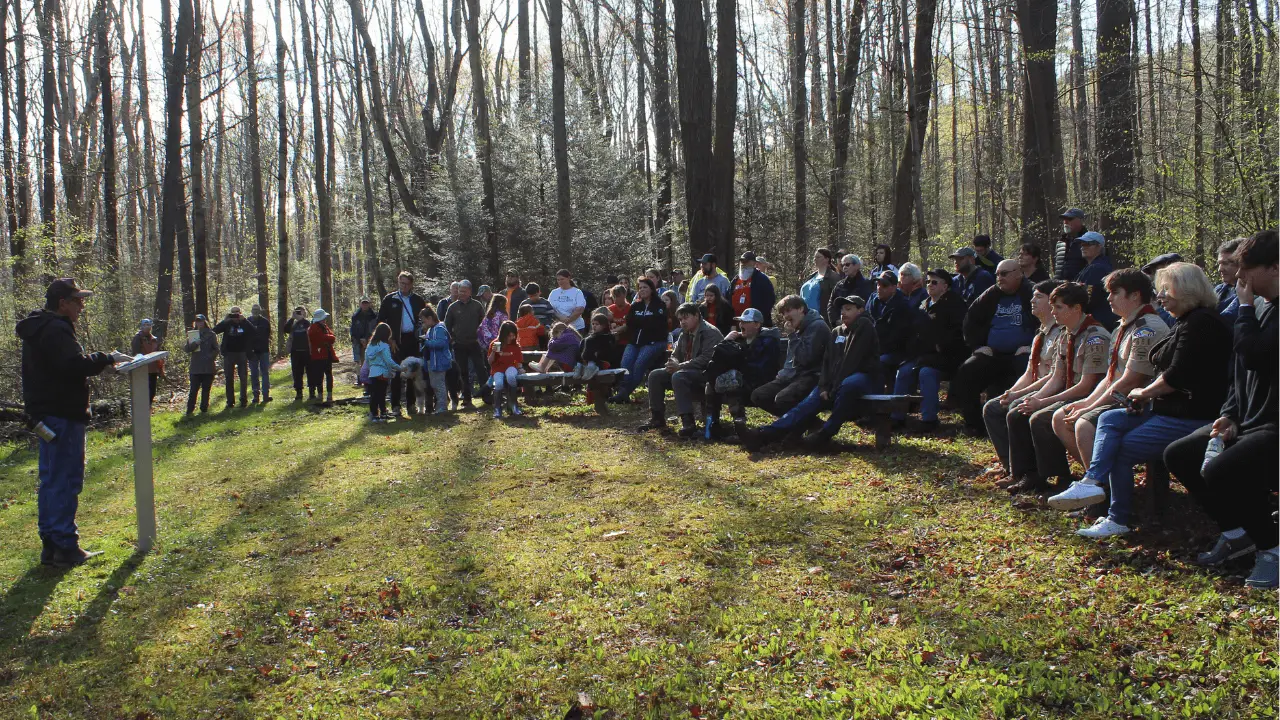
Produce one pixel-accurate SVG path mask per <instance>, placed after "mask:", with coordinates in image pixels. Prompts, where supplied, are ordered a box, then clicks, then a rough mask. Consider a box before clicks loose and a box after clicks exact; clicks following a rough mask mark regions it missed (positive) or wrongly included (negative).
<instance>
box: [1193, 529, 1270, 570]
mask: <svg viewBox="0 0 1280 720" xmlns="http://www.w3.org/2000/svg"><path fill="white" fill-rule="evenodd" d="M1257 549H1258V548H1257V546H1256V545H1254V543H1253V541H1252V540H1250V539H1249V536H1248V535H1241V536H1240V537H1238V538H1236V539H1235V540H1231V539H1229V538H1227V536H1226V535H1218V541H1217V542H1216V543H1214V545H1213V549H1211V550H1210V551H1209V552H1202V553H1200V554H1199V555H1196V564H1197V565H1203V566H1205V567H1212V566H1214V565H1221V564H1223V563H1225V562H1227V561H1228V560H1235V559H1236V558H1238V557H1243V556H1245V555H1248V554H1249V553H1251V552H1254V551H1256V550H1257Z"/></svg>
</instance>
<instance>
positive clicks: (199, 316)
mask: <svg viewBox="0 0 1280 720" xmlns="http://www.w3.org/2000/svg"><path fill="white" fill-rule="evenodd" d="M196 319H197V320H200V321H203V322H205V323H208V322H209V318H208V317H207V316H205V314H204V313H197V314H196Z"/></svg>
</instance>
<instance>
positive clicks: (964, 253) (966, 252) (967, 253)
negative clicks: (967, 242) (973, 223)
mask: <svg viewBox="0 0 1280 720" xmlns="http://www.w3.org/2000/svg"><path fill="white" fill-rule="evenodd" d="M948 257H950V258H951V259H952V260H955V259H956V258H962V257H971V258H976V257H978V253H976V252H974V251H973V248H971V247H962V248H960V249H959V250H957V251H955V252H953V253H951V254H950V255H948Z"/></svg>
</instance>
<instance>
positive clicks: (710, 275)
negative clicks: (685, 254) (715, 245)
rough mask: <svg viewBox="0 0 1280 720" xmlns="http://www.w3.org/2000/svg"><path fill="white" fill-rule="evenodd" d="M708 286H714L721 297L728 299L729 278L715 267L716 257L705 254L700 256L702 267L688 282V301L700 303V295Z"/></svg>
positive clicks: (729, 289)
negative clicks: (718, 290)
mask: <svg viewBox="0 0 1280 720" xmlns="http://www.w3.org/2000/svg"><path fill="white" fill-rule="evenodd" d="M708 285H715V286H716V287H718V288H720V295H721V296H722V297H729V292H730V291H731V290H732V288H731V287H729V278H727V277H725V275H724V273H723V272H721V271H720V269H719V268H717V267H716V256H715V255H713V254H711V253H707V254H706V255H703V256H702V267H701V268H700V269H699V270H698V272H697V273H696V274H694V276H693V279H692V280H691V281H690V282H689V295H688V301H689V302H691V303H698V302H701V301H702V293H703V292H704V291H706V289H707V286H708Z"/></svg>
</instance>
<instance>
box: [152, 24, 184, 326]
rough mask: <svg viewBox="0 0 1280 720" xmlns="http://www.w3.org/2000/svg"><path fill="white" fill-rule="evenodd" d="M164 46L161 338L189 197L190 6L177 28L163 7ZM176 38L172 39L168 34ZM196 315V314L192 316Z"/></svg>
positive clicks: (158, 290)
mask: <svg viewBox="0 0 1280 720" xmlns="http://www.w3.org/2000/svg"><path fill="white" fill-rule="evenodd" d="M160 8H161V13H162V15H163V21H162V24H163V26H164V41H163V43H164V46H165V52H164V56H165V73H164V76H165V100H164V112H165V120H166V122H165V131H164V184H163V188H162V190H161V206H160V258H159V280H158V281H157V283H156V302H155V308H154V311H153V312H152V314H151V317H152V318H153V319H154V320H155V323H156V324H157V325H158V326H159V328H160V332H159V333H158V334H160V335H166V334H167V328H168V321H169V311H170V309H171V307H172V302H173V259H174V251H175V245H176V244H177V242H176V241H177V235H178V225H179V223H180V222H181V223H182V224H183V225H185V224H186V223H185V221H183V220H182V216H183V215H184V214H185V212H186V209H185V206H186V193H185V192H184V191H183V187H182V91H183V79H184V77H185V76H186V61H187V48H188V47H189V45H190V43H191V24H192V19H191V2H190V0H179V2H178V22H177V25H176V27H175V26H174V25H173V24H172V22H171V21H170V17H171V13H172V10H171V0H165V1H164V2H163V3H162V4H161V6H160ZM170 32H173V33H174V35H173V36H172V37H170V35H169V33H170ZM183 311H184V312H183V321H184V325H185V324H187V323H189V320H188V318H187V317H186V307H185V304H184V307H183ZM192 315H194V312H193V313H192Z"/></svg>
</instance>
